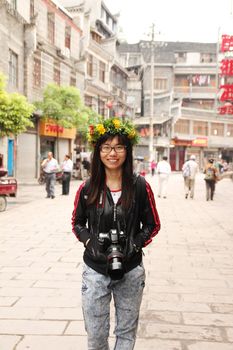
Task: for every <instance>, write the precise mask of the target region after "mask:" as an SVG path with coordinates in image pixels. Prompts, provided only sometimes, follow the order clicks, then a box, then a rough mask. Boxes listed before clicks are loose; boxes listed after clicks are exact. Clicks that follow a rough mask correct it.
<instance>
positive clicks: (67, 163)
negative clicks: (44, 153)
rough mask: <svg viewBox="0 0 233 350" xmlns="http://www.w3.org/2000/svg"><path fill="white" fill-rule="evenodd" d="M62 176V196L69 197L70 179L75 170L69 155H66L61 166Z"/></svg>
mask: <svg viewBox="0 0 233 350" xmlns="http://www.w3.org/2000/svg"><path fill="white" fill-rule="evenodd" d="M61 168H62V171H63V174H62V194H63V195H68V194H69V192H70V179H71V174H72V170H73V162H72V160H71V159H70V156H69V155H68V154H66V155H65V158H64V161H63V162H62V165H61Z"/></svg>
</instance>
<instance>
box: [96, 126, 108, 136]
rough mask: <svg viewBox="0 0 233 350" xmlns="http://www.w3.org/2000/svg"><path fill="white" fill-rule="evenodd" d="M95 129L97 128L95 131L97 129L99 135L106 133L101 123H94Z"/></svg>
mask: <svg viewBox="0 0 233 350" xmlns="http://www.w3.org/2000/svg"><path fill="white" fill-rule="evenodd" d="M96 129H97V131H98V133H99V134H100V135H103V134H105V133H106V129H105V127H104V126H103V124H97V125H96Z"/></svg>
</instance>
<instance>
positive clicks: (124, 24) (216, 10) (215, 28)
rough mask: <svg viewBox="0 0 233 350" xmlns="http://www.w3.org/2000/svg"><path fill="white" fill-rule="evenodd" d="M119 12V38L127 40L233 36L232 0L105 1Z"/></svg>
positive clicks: (213, 39) (203, 39)
mask: <svg viewBox="0 0 233 350" xmlns="http://www.w3.org/2000/svg"><path fill="white" fill-rule="evenodd" d="M104 2H105V4H106V5H107V7H108V9H109V10H110V12H111V13H113V14H116V13H119V14H120V17H119V28H120V29H121V30H122V32H121V33H120V37H123V38H125V39H126V40H127V42H128V43H136V42H138V41H139V40H150V39H151V36H150V33H151V26H152V23H154V24H155V40H158V41H160V40H162V41H163V40H164V41H189V42H192V41H193V42H217V40H218V37H220V36H221V34H232V35H233V15H232V12H233V0H142V1H140V0H104Z"/></svg>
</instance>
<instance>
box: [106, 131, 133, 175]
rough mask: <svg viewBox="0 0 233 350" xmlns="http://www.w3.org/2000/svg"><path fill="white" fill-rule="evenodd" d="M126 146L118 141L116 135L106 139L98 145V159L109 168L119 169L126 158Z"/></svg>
mask: <svg viewBox="0 0 233 350" xmlns="http://www.w3.org/2000/svg"><path fill="white" fill-rule="evenodd" d="M126 154H127V150H126V147H125V146H124V145H123V144H122V143H120V142H119V140H118V136H115V137H114V138H113V139H108V140H106V141H105V142H104V143H102V145H101V146H100V159H101V161H102V162H103V164H104V166H105V168H107V169H109V170H116V169H120V168H121V167H122V165H123V163H124V161H125V159H126Z"/></svg>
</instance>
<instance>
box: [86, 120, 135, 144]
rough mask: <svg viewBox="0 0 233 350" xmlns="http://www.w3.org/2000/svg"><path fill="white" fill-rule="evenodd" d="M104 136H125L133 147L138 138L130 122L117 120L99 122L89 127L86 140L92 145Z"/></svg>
mask: <svg viewBox="0 0 233 350" xmlns="http://www.w3.org/2000/svg"><path fill="white" fill-rule="evenodd" d="M105 134H108V135H110V136H114V135H125V136H127V138H128V139H129V140H130V142H131V144H132V145H134V144H136V143H137V142H138V140H139V136H138V134H137V131H136V129H135V127H134V125H133V124H132V123H131V122H130V121H128V120H127V121H122V120H120V119H118V118H109V119H105V120H103V119H102V120H100V122H99V123H98V124H95V125H89V132H88V134H87V139H88V141H89V142H90V143H92V144H93V145H94V144H95V143H96V142H97V141H98V140H99V139H100V138H101V137H102V136H103V135H105Z"/></svg>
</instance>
